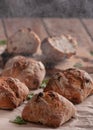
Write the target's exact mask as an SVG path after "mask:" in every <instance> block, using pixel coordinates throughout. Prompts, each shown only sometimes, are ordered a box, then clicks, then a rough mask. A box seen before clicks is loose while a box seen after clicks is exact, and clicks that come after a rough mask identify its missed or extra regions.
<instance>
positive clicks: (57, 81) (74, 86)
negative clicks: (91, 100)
mask: <svg viewBox="0 0 93 130" xmlns="http://www.w3.org/2000/svg"><path fill="white" fill-rule="evenodd" d="M44 91H45V92H46V91H55V92H58V93H59V94H61V95H63V96H64V97H65V98H67V99H69V100H70V101H71V102H73V103H75V104H76V103H80V102H82V101H83V100H84V99H85V98H86V97H87V96H89V95H90V94H92V93H93V80H92V79H91V77H90V75H89V74H88V73H87V72H85V71H83V70H80V69H76V68H70V69H66V70H64V71H63V72H60V73H56V74H55V75H54V76H53V77H52V78H51V79H50V80H49V82H48V84H47V86H46V88H45V89H44Z"/></svg>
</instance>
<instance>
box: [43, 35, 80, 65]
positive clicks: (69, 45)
mask: <svg viewBox="0 0 93 130" xmlns="http://www.w3.org/2000/svg"><path fill="white" fill-rule="evenodd" d="M76 44H77V43H76V41H75V40H74V39H73V38H72V37H71V36H64V35H61V36H55V37H48V38H45V39H44V40H43V41H42V44H41V49H42V52H43V55H44V56H43V57H44V60H45V62H52V63H56V62H59V61H62V60H64V59H66V58H69V57H71V56H72V55H75V54H76V48H75V46H76Z"/></svg>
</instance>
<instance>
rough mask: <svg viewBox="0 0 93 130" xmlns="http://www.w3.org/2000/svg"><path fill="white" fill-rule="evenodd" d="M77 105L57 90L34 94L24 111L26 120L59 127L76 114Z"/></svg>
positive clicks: (23, 114)
mask: <svg viewBox="0 0 93 130" xmlns="http://www.w3.org/2000/svg"><path fill="white" fill-rule="evenodd" d="M75 111H76V110H75V107H74V105H73V104H72V103H71V102H69V101H68V100H67V99H66V98H64V97H63V96H61V95H59V94H58V93H56V92H46V93H39V94H36V95H34V97H33V98H32V99H31V100H30V101H29V102H28V103H27V105H26V106H25V108H24V109H23V112H22V117H23V119H24V120H27V121H30V122H34V123H42V124H44V125H47V126H50V127H58V126H60V125H62V124H64V123H65V122H66V121H68V120H69V119H70V118H71V117H73V116H75Z"/></svg>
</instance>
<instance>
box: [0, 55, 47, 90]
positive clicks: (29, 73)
mask: <svg viewBox="0 0 93 130" xmlns="http://www.w3.org/2000/svg"><path fill="white" fill-rule="evenodd" d="M45 73H46V72H45V67H44V65H43V63H41V62H40V61H36V60H34V59H32V58H27V57H24V56H16V57H13V58H11V59H10V60H9V61H8V62H7V63H6V65H5V68H4V70H3V71H2V74H1V75H3V76H11V77H13V78H17V79H19V80H20V81H21V82H23V83H25V84H26V86H27V87H28V88H29V89H37V88H38V87H39V86H40V84H41V82H42V80H43V79H44V77H45Z"/></svg>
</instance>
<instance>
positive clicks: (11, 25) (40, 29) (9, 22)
mask: <svg viewBox="0 0 93 130" xmlns="http://www.w3.org/2000/svg"><path fill="white" fill-rule="evenodd" d="M4 23H5V27H6V31H7V35H8V37H9V36H11V35H12V34H13V33H14V32H16V31H17V30H18V29H20V28H24V27H28V28H31V29H32V30H33V31H35V32H36V33H37V34H38V36H39V37H40V39H41V40H43V39H44V38H45V37H46V36H47V33H46V31H45V29H44V26H43V23H42V20H41V19H39V18H35V19H34V18H12V19H11V18H8V19H4Z"/></svg>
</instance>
